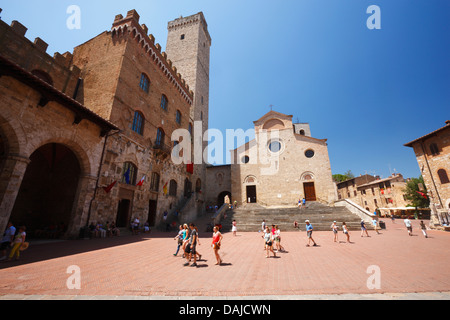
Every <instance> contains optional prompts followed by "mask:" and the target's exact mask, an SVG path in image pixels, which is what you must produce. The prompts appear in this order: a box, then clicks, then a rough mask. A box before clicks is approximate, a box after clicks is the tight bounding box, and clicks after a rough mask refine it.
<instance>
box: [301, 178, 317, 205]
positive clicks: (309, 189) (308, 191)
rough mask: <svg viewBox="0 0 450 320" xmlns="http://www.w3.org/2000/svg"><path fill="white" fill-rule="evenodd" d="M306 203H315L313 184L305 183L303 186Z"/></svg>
mask: <svg viewBox="0 0 450 320" xmlns="http://www.w3.org/2000/svg"><path fill="white" fill-rule="evenodd" d="M303 188H304V191H305V199H306V201H316V200H317V198H316V188H315V186H314V182H307V183H305V184H304V185H303Z"/></svg>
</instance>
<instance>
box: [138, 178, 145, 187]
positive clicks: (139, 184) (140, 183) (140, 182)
mask: <svg viewBox="0 0 450 320" xmlns="http://www.w3.org/2000/svg"><path fill="white" fill-rule="evenodd" d="M144 182H145V175H144V176H143V177H142V179H141V181H139V183H138V184H137V186H138V187H142V186H143V185H144Z"/></svg>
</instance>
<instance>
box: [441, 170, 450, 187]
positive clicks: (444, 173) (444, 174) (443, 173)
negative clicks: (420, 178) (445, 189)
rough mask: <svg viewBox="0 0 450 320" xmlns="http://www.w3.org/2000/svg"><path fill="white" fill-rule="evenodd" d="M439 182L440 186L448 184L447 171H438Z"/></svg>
mask: <svg viewBox="0 0 450 320" xmlns="http://www.w3.org/2000/svg"><path fill="white" fill-rule="evenodd" d="M438 176H439V180H441V184H444V183H449V182H450V180H449V179H448V175H447V171H445V170H444V169H440V170H439V171H438Z"/></svg>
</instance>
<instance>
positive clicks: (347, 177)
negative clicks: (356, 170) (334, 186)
mask: <svg viewBox="0 0 450 320" xmlns="http://www.w3.org/2000/svg"><path fill="white" fill-rule="evenodd" d="M354 177H355V176H354V175H353V173H352V171H351V170H348V171H347V172H346V173H344V174H339V173H338V174H334V175H333V180H334V181H336V182H343V181H347V180H350V179H353V178H354Z"/></svg>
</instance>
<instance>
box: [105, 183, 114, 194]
mask: <svg viewBox="0 0 450 320" xmlns="http://www.w3.org/2000/svg"><path fill="white" fill-rule="evenodd" d="M116 183H117V181H114V182H113V183H111V184H110V185H109V186H107V187H104V188H103V190H105V192H106V193H110V192H111V190H112V188H114V186H115V185H116Z"/></svg>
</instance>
